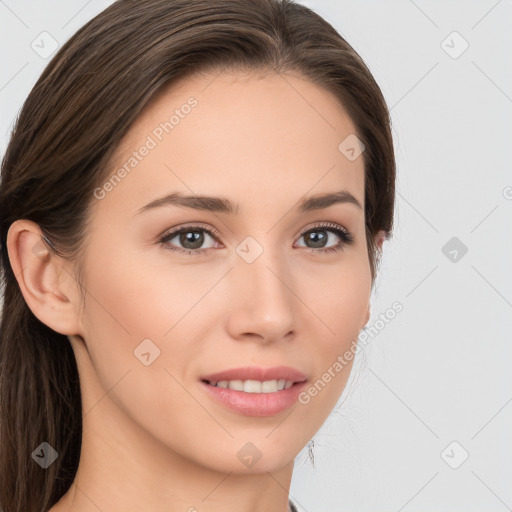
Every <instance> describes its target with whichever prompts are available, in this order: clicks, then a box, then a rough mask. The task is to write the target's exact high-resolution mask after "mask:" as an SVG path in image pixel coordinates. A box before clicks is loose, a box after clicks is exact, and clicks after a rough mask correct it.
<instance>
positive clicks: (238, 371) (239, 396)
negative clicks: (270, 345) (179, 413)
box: [200, 366, 307, 416]
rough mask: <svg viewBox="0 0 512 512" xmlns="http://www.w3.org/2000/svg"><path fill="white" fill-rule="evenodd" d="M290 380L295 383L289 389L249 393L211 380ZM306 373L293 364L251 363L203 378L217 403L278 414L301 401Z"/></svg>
mask: <svg viewBox="0 0 512 512" xmlns="http://www.w3.org/2000/svg"><path fill="white" fill-rule="evenodd" d="M281 379H285V380H289V381H292V382H293V383H294V384H293V386H291V387H290V388H288V389H283V390H281V391H276V392H273V393H246V392H244V391H236V390H234V389H229V388H218V387H216V386H212V385H211V384H209V383H208V382H205V381H211V382H218V381H220V380H259V381H262V382H263V381H266V380H281ZM306 381H307V379H306V377H305V375H304V374H303V373H302V372H300V371H299V370H296V369H295V368H290V367H289V366H275V367H273V368H259V367H256V366H247V367H244V368H232V369H230V370H226V371H222V372H218V373H212V374H210V375H206V376H204V377H202V378H201V383H200V384H201V387H202V388H203V389H204V390H205V392H206V393H207V394H208V395H209V396H210V397H211V398H213V399H214V400H215V401H216V402H218V403H220V404H222V405H224V406H225V407H227V408H228V409H230V410H232V411H235V412H237V413H239V414H244V415H246V416H274V415H276V414H279V413H280V412H282V411H285V410H286V409H288V408H289V407H291V406H292V405H293V404H294V403H296V402H297V398H298V396H299V394H300V392H301V391H302V390H303V389H304V387H305V386H306Z"/></svg>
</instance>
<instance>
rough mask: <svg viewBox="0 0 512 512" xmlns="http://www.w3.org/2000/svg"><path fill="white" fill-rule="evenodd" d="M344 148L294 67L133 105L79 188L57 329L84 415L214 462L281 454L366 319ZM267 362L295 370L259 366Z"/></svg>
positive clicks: (356, 203)
mask: <svg viewBox="0 0 512 512" xmlns="http://www.w3.org/2000/svg"><path fill="white" fill-rule="evenodd" d="M347 137H349V139H347ZM345 139H347V140H346V141H345ZM344 141H345V142H344ZM355 141H356V139H355V127H354V125H353V123H352V122H351V120H350V118H349V117H348V115H347V114H346V113H345V111H344V110H343V109H342V108H341V107H340V106H339V104H338V102H337V100H336V98H335V97H334V96H332V95H330V93H328V92H326V91H325V90H324V89H322V88H320V87H318V86H316V85H314V84H313V83H311V82H309V81H307V80H306V79H304V78H299V77H298V76H295V75H293V76H292V75H290V74H286V75H275V74H272V75H268V76H265V77H263V78H262V77H261V76H259V77H257V76H256V75H252V74H240V73H238V74H227V73H223V74H221V75H219V76H216V75H215V74H210V75H208V76H202V77H195V78H194V79H190V78H188V79H187V80H184V81H182V82H180V83H179V84H176V85H175V86H174V87H172V88H170V89H169V90H167V91H165V92H164V93H163V94H160V95H159V96H158V97H157V98H156V99H155V100H154V101H153V102H152V103H151V104H150V105H149V106H148V108H146V109H145V111H144V112H143V114H142V115H141V116H140V117H139V118H138V119H137V121H136V122H135V124H134V125H132V127H131V129H130V131H129V132H128V134H127V136H126V137H125V139H124V140H123V143H122V144H121V145H120V147H119V148H118V150H117V153H116V156H115V163H114V165H113V168H112V173H111V174H110V175H109V178H108V181H107V180H106V181H105V182H104V185H103V186H102V187H100V188H98V189H96V190H95V191H94V196H93V197H91V201H92V203H93V208H92V210H91V220H90V224H89V234H88V235H87V243H86V249H85V252H83V253H82V255H81V258H82V259H81V263H82V266H83V276H84V286H85V289H86V291H87V293H86V296H85V314H84V316H83V317H82V318H81V320H80V329H81V332H80V333H79V334H80V336H70V339H71V341H72V344H73V349H74V351H75V354H76V357H77V361H78V366H79V371H80V377H81V382H82V392H83V395H84V411H85V412H86V413H87V414H88V415H87V416H86V417H85V421H86V422H87V421H94V419H93V418H94V414H100V411H107V410H108V411H109V419H108V421H109V422H111V424H112V429H115V431H116V432H121V431H123V432H131V433H137V436H136V437H137V439H139V441H140V440H141V439H143V442H144V443H146V445H147V446H153V447H154V446H159V447H160V449H161V450H162V453H166V452H167V453H170V452H174V453H175V454H178V456H180V457H184V458H185V459H188V460H189V461H192V462H195V463H197V464H201V465H202V466H208V467H210V468H214V469H216V470H220V471H223V472H238V473H244V472H251V471H256V472H260V471H261V472H262V471H272V470H275V469H277V468H279V467H283V466H284V465H286V464H289V463H290V461H291V460H293V458H294V457H295V456H296V455H297V454H298V453H299V451H300V450H301V449H302V448H303V447H304V446H305V445H306V444H307V442H308V441H309V440H310V439H311V438H312V437H313V435H314V434H315V432H316V431H317V430H318V429H319V428H320V426H321V425H322V423H323V422H324V421H325V419H326V418H327V416H328V415H329V413H330V411H331V410H332V409H333V407H334V406H335V404H336V402H337V400H338V398H339V397H340V394H341V392H342V391H343V389H344V387H345V384H346V382H347V379H348V376H349V373H350V370H351V367H352V361H351V360H350V359H349V360H348V361H347V360H346V359H344V361H345V362H344V363H342V364H340V362H339V361H340V358H342V357H344V354H345V352H346V351H349V350H353V349H354V343H353V342H354V340H356V339H357V336H358V334H359V332H360V330H361V329H362V328H363V326H364V324H365V323H366V321H367V318H368V309H369V299H370V292H371V279H370V265H369V261H368V256H367V240H366V238H365V218H364V163H363V156H364V155H361V156H360V157H357V155H358V153H359V151H360V149H359V147H358V146H357V144H356V143H355ZM342 143H343V144H342ZM340 144H341V149H340ZM351 148H352V149H354V151H351ZM356 157H357V158H356ZM120 169H124V171H123V170H120ZM333 193H338V194H339V199H340V200H339V201H327V202H323V203H322V202H321V201H320V202H317V203H313V202H308V203H306V205H308V204H309V205H310V206H316V208H301V204H302V203H303V202H305V201H306V200H307V199H308V198H312V197H316V196H320V195H323V194H333ZM198 196H201V197H202V196H208V197H212V198H218V199H212V200H205V199H203V200H199V199H198ZM165 197H169V198H172V197H174V200H171V199H169V200H165V199H163V198H165ZM178 197H179V198H182V199H179V201H178V200H177V199H176V198H178ZM183 197H189V199H186V200H185V199H183ZM347 198H349V199H347ZM228 201H229V203H231V204H232V205H233V206H232V211H230V210H229V209H228V208H227V207H226V205H227V204H228ZM148 205H150V206H148ZM221 206H222V208H221ZM319 226H321V227H319ZM182 227H185V228H186V229H185V230H184V231H183V232H182V233H181V234H170V233H171V231H174V230H177V229H180V228H182ZM337 230H340V231H337ZM343 231H346V232H348V233H349V237H350V238H351V239H352V240H353V241H352V242H351V243H349V242H348V241H347V240H346V238H345V236H346V235H343V234H340V232H341V233H343ZM167 235H168V236H167ZM164 237H165V240H162V239H164ZM336 248H340V250H337V251H336V250H333V249H336ZM326 249H329V251H328V252H325V250H326ZM82 338H83V339H82ZM337 362H338V363H337ZM340 366H342V368H341V369H340ZM241 367H244V368H245V367H251V368H254V369H256V370H255V373H254V374H252V373H246V374H243V373H242V374H240V373H239V372H237V371H236V369H237V368H241ZM276 367H288V368H289V369H293V370H295V373H293V372H292V373H286V370H283V369H282V368H281V369H279V368H277V370H276V373H262V372H261V370H267V369H275V368H276ZM231 369H235V370H234V373H233V374H231V375H228V376H227V377H229V378H226V376H224V377H223V376H220V377H219V376H217V377H216V376H215V374H217V373H219V372H224V371H227V370H231ZM212 376H213V377H214V378H211V380H213V381H214V382H215V380H218V379H220V380H224V381H226V380H229V381H230V383H227V385H228V386H229V387H228V388H225V387H224V388H222V387H215V388H214V387H213V386H212V385H211V384H208V383H206V382H205V378H206V377H212ZM240 380H242V381H247V380H251V381H262V380H263V381H273V380H277V381H278V382H277V384H278V385H280V387H282V384H283V383H282V382H281V383H279V381H280V380H281V381H282V380H290V381H293V382H294V383H295V384H294V385H293V386H292V387H291V388H290V387H288V388H287V389H285V390H279V391H274V390H275V387H273V386H274V383H272V382H271V383H266V384H264V385H263V391H264V392H263V393H254V392H249V391H256V390H257V388H258V384H257V383H256V384H255V383H254V382H252V383H247V382H245V383H243V382H242V384H241V383H240V382H239V381H240ZM236 381H238V382H236ZM297 381H302V382H301V383H299V382H297ZM318 381H320V382H318ZM315 384H316V388H315ZM225 385H226V383H224V384H223V383H221V386H225ZM244 385H245V388H244V389H246V391H241V390H240V386H244ZM252 386H256V387H255V388H253V387H252ZM285 386H286V384H285ZM231 388H234V389H231ZM270 391H273V392H270ZM222 396H224V400H225V401H223V400H221V397H222ZM281 397H284V398H281ZM98 404H101V405H98ZM96 406H97V408H96ZM88 409H91V412H88ZM95 409H96V411H95ZM121 429H122V430H121ZM113 431H114V430H113ZM117 435H118V434H116V436H117ZM119 435H120V434H119ZM258 458H259V460H258Z"/></svg>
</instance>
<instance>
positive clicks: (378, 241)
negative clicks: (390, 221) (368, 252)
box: [375, 229, 386, 252]
mask: <svg viewBox="0 0 512 512" xmlns="http://www.w3.org/2000/svg"><path fill="white" fill-rule="evenodd" d="M385 240H386V232H385V231H384V230H383V229H381V230H380V231H378V232H377V234H376V235H375V245H376V247H377V249H378V251H379V252H382V244H383V243H384V241H385Z"/></svg>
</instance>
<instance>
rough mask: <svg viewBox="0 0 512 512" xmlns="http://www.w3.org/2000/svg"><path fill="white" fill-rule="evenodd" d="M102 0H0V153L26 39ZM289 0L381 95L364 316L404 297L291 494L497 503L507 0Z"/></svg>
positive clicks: (510, 223)
mask: <svg viewBox="0 0 512 512" xmlns="http://www.w3.org/2000/svg"><path fill="white" fill-rule="evenodd" d="M110 3H112V2H110V1H107V0H89V1H86V0H72V1H70V0H68V1H63V0H61V1H49V0H45V1H37V2H36V1H27V0H21V1H20V0H16V1H15V0H0V20H1V31H0V54H1V59H0V62H1V68H0V69H1V75H0V109H1V119H0V153H1V155H2V156H3V153H4V152H5V147H6V144H7V140H8V133H9V130H10V128H11V126H12V122H13V120H14V117H15V116H16V114H17V112H18V110H19V109H20V107H21V105H22V103H23V101H24V99H25V97H26V96H27V95H28V93H29V92H30V89H31V87H32V86H33V84H34V83H35V81H36V79H37V78H38V76H39V75H40V73H41V72H42V70H43V68H44V66H45V65H46V64H47V62H48V61H49V59H50V58H51V56H50V57H49V58H48V59H44V58H41V57H40V56H39V55H38V54H37V53H36V52H35V51H34V50H33V49H32V48H31V43H32V41H33V40H34V39H35V38H36V37H37V36H38V35H39V34H40V33H41V32H43V31H47V32H49V33H50V34H51V35H52V37H53V38H55V39H56V40H57V41H58V42H59V44H62V43H63V42H65V41H66V40H67V39H68V38H69V37H70V36H71V35H72V34H73V33H74V32H76V30H77V29H78V28H79V27H81V26H82V25H83V24H84V23H85V22H86V21H88V20H89V19H90V18H92V17H93V16H95V15H96V14H98V13H99V12H100V11H102V10H103V9H104V8H105V7H107V6H108V5H110ZM302 3H304V4H305V5H308V6H309V7H311V8H313V9H314V10H316V11H317V12H318V13H319V14H321V15H322V16H323V17H324V18H326V19H327V20H328V21H330V22H331V23H332V24H333V25H334V26H335V27H336V28H337V29H338V30H339V31H340V33H341V34H342V35H343V36H344V37H345V38H346V39H347V40H348V42H349V43H350V44H351V45H352V46H353V47H354V48H355V49H356V50H357V51H358V52H359V53H360V55H361V56H362V57H363V59H364V60H365V62H366V63H367V65H368V66H369V68H370V70H371V71H372V73H373V74H374V76H375V78H376V80H377V82H378V83H379V85H380V86H381V88H382V90H383V92H384V95H385V97H386V100H387V102H388V104H389V107H390V109H391V113H392V118H393V133H394V137H395V148H396V156H397V164H398V180H397V207H396V208H397V209H396V228H395V235H394V238H393V240H392V241H391V242H387V243H386V244H385V246H384V249H385V252H384V257H383V261H382V267H381V272H380V275H379V277H378V280H377V289H376V292H375V293H374V296H373V300H372V318H371V319H370V322H369V324H368V326H372V325H375V322H376V321H377V320H378V318H379V314H381V313H383V312H385V311H387V310H389V308H390V307H391V304H392V303H393V302H394V301H399V302H400V303H401V304H402V305H403V308H404V309H403V311H402V312H400V313H399V314H397V315H396V317H395V319H393V320H392V321H391V322H389V323H388V324H386V325H385V328H382V329H379V333H378V335H376V336H374V337H373V338H371V342H370V343H369V344H368V345H367V346H366V348H365V349H364V351H363V352H361V353H360V354H359V355H358V356H357V359H356V362H355V365H354V369H353V371H352V374H351V378H350V380H349V383H348V385H347V388H346V390H345V392H344V393H343V396H342V398H341V401H340V404H341V407H339V408H337V409H335V411H334V412H333V413H332V415H331V416H330V418H329V419H328V421H327V422H326V424H325V425H324V426H323V427H322V428H321V429H320V431H319V432H318V433H317V435H316V436H315V437H314V441H315V450H314V453H315V466H314V468H313V467H312V466H311V464H310V462H309V460H308V457H307V449H304V450H303V452H302V453H301V454H300V455H299V457H298V458H297V461H296V465H295V472H294V476H293V480H292V487H291V491H290V495H291V497H292V499H294V500H295V501H296V502H298V505H299V509H300V510H303V511H308V512H327V511H351V512H370V511H371V512H388V511H389V512H402V511H403V512H415V511H426V510H428V511H430V512H434V511H439V512H446V511H465V512H494V511H496V512H501V511H505V510H510V509H511V508H512V486H511V482H512V435H511V434H512V385H511V384H512V373H511V371H510V365H511V363H512V347H511V336H510V332H511V328H512V314H511V313H512V272H511V263H510V262H511V261H512V243H511V237H512V172H511V163H512V162H511V161H512V158H511V152H510V147H511V143H512V116H511V114H512V66H511V64H510V63H511V62H512V61H511V59H510V55H511V54H512V30H511V29H512V1H511V0H500V1H496V0H482V1H462V0H461V1H441V0H439V1H426V0H424V1H420V0H416V1H412V0H392V1H391V0H388V1H386V2H383V1H377V0H373V1H356V0H342V1H341V0H338V1H335V0H310V1H303V2H302ZM454 31H456V32H458V34H459V35H457V34H455V35H453V34H452V33H453V32H454ZM443 41H444V43H443ZM464 41H466V42H467V44H468V45H469V46H468V48H467V49H466V50H465V51H464V52H463V53H461V54H460V55H459V53H460V51H461V50H462V49H463V48H464V45H465V43H464ZM450 54H451V55H450ZM455 57H456V58H455ZM452 237H457V239H458V242H457V243H458V244H459V248H457V247H455V246H454V247H451V246H449V247H448V249H446V250H445V252H446V253H447V254H448V255H445V254H444V252H443V251H442V248H443V247H444V246H445V244H446V243H447V242H448V241H449V240H450V239H452ZM460 244H464V245H465V246H466V247H467V249H468V250H467V253H466V254H464V255H462V252H461V251H460V247H461V245H460ZM454 249H455V250H456V251H457V254H455V253H454V252H453V250H454ZM450 251H451V254H450ZM454 258H456V259H455V261H453V259H454ZM342 402H343V403H342ZM453 441H455V442H456V443H457V444H455V445H451V446H450V447H449V448H448V449H447V450H445V449H446V448H447V447H448V446H449V445H450V443H452V442H453ZM466 452H467V454H468V455H469V457H468V458H467V460H466V461H465V462H464V463H462V464H461V465H460V466H459V467H458V468H457V469H454V468H453V467H451V466H457V465H458V464H460V462H461V461H462V460H463V457H464V455H465V453H466ZM450 465H451V466H450Z"/></svg>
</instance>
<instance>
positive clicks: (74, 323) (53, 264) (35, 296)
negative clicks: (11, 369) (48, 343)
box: [7, 219, 80, 335]
mask: <svg viewBox="0 0 512 512" xmlns="http://www.w3.org/2000/svg"><path fill="white" fill-rule="evenodd" d="M7 253H8V255H9V261H10V263H11V267H12V269H13V271H14V275H15V276H16V280H17V281H18V285H19V287H20V290H21V293H22V294H23V297H24V299H25V302H26V303H27V305H28V307H29V308H30V310H31V311H32V313H33V314H34V315H35V316H36V317H37V318H38V319H39V320H40V321H41V322H43V323H44V324H45V325H47V326H48V327H50V328H51V329H53V330H54V331H56V332H59V333H61V334H65V335H72V334H77V333H79V331H80V327H79V319H78V311H79V302H78V298H79V294H78V288H77V285H76V282H75V279H74V278H73V276H72V274H71V273H70V271H69V270H68V268H67V267H68V266H69V262H67V261H65V260H63V259H62V258H60V257H59V256H57V255H56V254H55V253H54V252H53V251H52V250H51V249H49V248H48V246H47V245H46V244H45V243H44V242H43V239H42V232H41V229H40V228H39V226H38V225H37V224H36V223H35V222H32V221H29V220H24V219H23V220H16V221H15V222H13V224H12V225H11V226H10V228H9V231H8V233H7Z"/></svg>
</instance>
